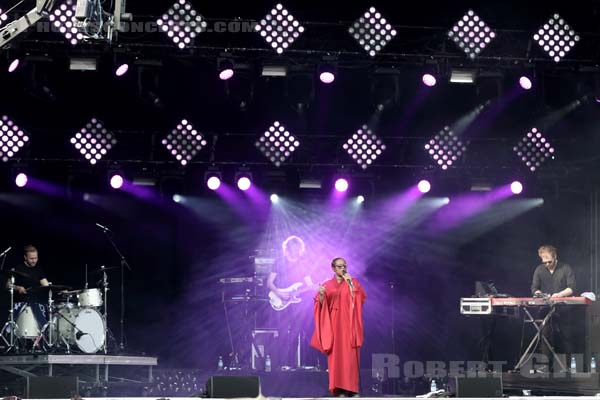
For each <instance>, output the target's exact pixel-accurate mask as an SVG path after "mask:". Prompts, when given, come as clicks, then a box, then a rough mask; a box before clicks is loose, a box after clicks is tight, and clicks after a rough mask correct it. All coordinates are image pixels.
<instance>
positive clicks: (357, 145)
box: [342, 125, 385, 169]
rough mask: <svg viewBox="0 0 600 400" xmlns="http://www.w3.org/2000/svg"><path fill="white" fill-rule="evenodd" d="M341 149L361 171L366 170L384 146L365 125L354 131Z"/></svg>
mask: <svg viewBox="0 0 600 400" xmlns="http://www.w3.org/2000/svg"><path fill="white" fill-rule="evenodd" d="M342 147H343V148H344V150H346V152H348V154H349V155H350V156H351V157H352V158H353V159H354V161H356V163H357V164H358V165H360V166H361V168H362V169H367V167H368V166H369V165H371V164H373V161H375V160H376V159H377V157H379V156H380V155H381V154H382V153H383V151H384V150H385V144H384V143H383V142H382V141H381V139H379V138H378V137H377V135H375V134H374V133H373V131H372V130H371V129H370V128H369V127H368V126H367V125H363V126H362V127H361V128H360V129H359V130H358V131H356V133H355V134H354V135H352V136H351V137H350V138H349V139H348V140H347V141H346V143H344V145H343V146H342Z"/></svg>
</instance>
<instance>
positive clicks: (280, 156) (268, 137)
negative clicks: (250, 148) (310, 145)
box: [255, 121, 300, 167]
mask: <svg viewBox="0 0 600 400" xmlns="http://www.w3.org/2000/svg"><path fill="white" fill-rule="evenodd" d="M255 145H256V147H257V148H258V149H259V150H260V152H261V153H263V155H264V156H265V157H267V158H268V159H269V160H270V161H271V162H272V163H273V164H275V166H277V167H279V166H280V165H281V164H282V163H284V162H285V160H286V159H287V158H288V157H289V156H291V155H292V153H293V152H294V151H295V150H296V149H297V148H298V147H299V146H300V142H299V141H298V139H296V138H295V137H294V135H292V134H291V133H290V132H289V131H288V130H287V129H286V128H285V126H283V125H282V124H281V123H280V122H279V121H275V122H274V123H273V125H271V126H270V127H269V129H267V130H266V131H265V133H264V134H263V135H262V136H261V137H260V138H259V139H258V140H257V141H256V143H255Z"/></svg>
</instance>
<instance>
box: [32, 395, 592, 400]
mask: <svg viewBox="0 0 600 400" xmlns="http://www.w3.org/2000/svg"><path fill="white" fill-rule="evenodd" d="M338 398H339V397H256V398H254V397H248V398H242V399H262V400H321V399H323V400H325V399H331V400H334V399H338ZM361 398H362V399H365V400H380V399H381V397H361ZM385 398H386V399H389V400H394V399H415V398H417V397H385ZM453 398H454V399H461V398H464V399H469V400H476V399H480V400H487V399H497V397H496V398H494V397H453ZM504 398H508V399H514V400H598V397H595V396H570V397H569V396H509V397H504ZM180 399H198V397H172V396H169V400H180ZM23 400H37V399H34V398H31V399H29V398H23ZM40 400H41V399H40ZM64 400H71V399H68V398H65V399H64ZM85 400H157V398H156V397H85ZM215 400H230V399H218V398H215Z"/></svg>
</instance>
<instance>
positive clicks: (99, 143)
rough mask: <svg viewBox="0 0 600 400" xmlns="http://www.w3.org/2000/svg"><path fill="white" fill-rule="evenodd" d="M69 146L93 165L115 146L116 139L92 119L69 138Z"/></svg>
mask: <svg viewBox="0 0 600 400" xmlns="http://www.w3.org/2000/svg"><path fill="white" fill-rule="evenodd" d="M71 144H72V145H73V146H74V147H75V149H77V150H78V151H79V152H80V153H81V155H83V157H84V158H85V159H86V160H88V161H89V162H90V164H92V165H94V164H96V163H97V162H98V161H100V159H101V158H102V157H104V156H105V155H106V154H107V153H108V152H109V151H110V150H111V149H112V148H113V147H114V146H115V145H116V144H117V139H116V138H115V136H114V135H113V134H112V133H111V132H109V131H108V130H107V129H106V128H105V127H104V124H102V122H100V121H99V120H97V119H96V118H92V119H91V120H90V122H88V123H87V124H86V125H85V127H83V128H81V130H80V131H79V132H77V133H76V134H75V136H73V137H72V138H71Z"/></svg>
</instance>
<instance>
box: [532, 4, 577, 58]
mask: <svg viewBox="0 0 600 400" xmlns="http://www.w3.org/2000/svg"><path fill="white" fill-rule="evenodd" d="M533 39H534V40H535V41H536V42H537V44H538V45H539V46H540V47H541V48H542V49H544V51H545V52H546V53H547V54H548V55H549V56H550V57H552V59H553V60H554V61H555V62H559V61H560V60H561V59H562V58H563V57H564V56H566V55H567V53H568V52H569V51H571V49H572V48H573V46H575V43H577V42H578V41H579V39H580V38H579V35H578V34H576V33H575V31H574V30H573V29H571V27H570V26H569V24H567V23H566V22H565V20H564V19H562V18H561V17H560V15H558V14H554V15H553V16H552V17H551V18H550V19H549V20H548V22H546V23H545V24H544V25H542V27H540V29H539V30H538V31H537V33H536V34H535V35H533Z"/></svg>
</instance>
